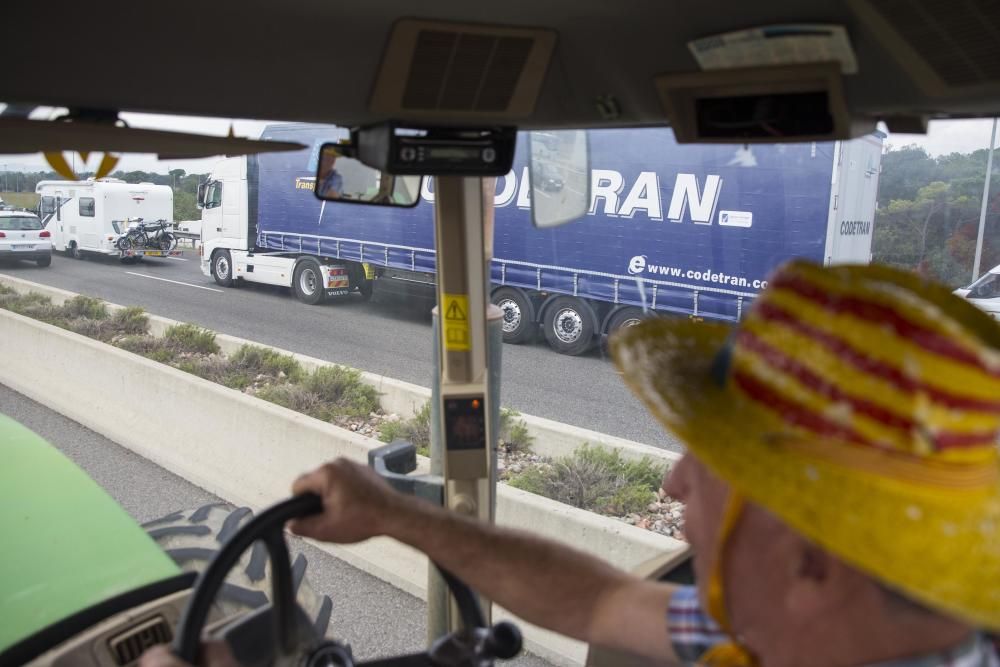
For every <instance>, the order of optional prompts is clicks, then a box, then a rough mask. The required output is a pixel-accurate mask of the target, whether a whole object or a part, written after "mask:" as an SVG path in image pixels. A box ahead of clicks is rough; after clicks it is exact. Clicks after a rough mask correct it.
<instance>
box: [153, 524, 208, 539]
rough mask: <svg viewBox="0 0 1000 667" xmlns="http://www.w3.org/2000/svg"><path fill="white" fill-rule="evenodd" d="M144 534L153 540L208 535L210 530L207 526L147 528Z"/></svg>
mask: <svg viewBox="0 0 1000 667" xmlns="http://www.w3.org/2000/svg"><path fill="white" fill-rule="evenodd" d="M146 532H147V533H149V536H150V537H152V538H153V539H154V540H155V539H158V538H161V537H172V536H176V535H208V534H209V533H211V532H212V529H211V528H209V527H208V526H164V527H163V528H149V529H147V530H146Z"/></svg>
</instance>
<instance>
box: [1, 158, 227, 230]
mask: <svg viewBox="0 0 1000 667" xmlns="http://www.w3.org/2000/svg"><path fill="white" fill-rule="evenodd" d="M93 175H94V172H83V173H81V174H79V177H80V180H86V179H88V178H91V177H93ZM110 178H117V179H120V180H122V181H125V182H126V183H153V184H154V185H169V186H170V187H171V188H173V190H174V220H178V221H179V220H198V219H200V218H201V211H199V210H198V205H197V199H198V185H199V184H200V183H204V182H205V181H206V180H207V179H208V174H189V173H187V172H186V171H185V170H184V169H171V170H170V171H169V172H167V173H166V174H160V173H157V172H155V171H138V170H133V171H120V170H119V171H116V172H114V173H113V174H111V176H110ZM62 180H65V179H64V178H63V177H62V176H60V175H59V174H57V173H56V172H54V171H35V172H14V171H11V172H6V173H4V174H3V181H2V183H3V189H4V190H5V191H7V192H34V191H35V186H37V185H38V183H39V182H41V181H62Z"/></svg>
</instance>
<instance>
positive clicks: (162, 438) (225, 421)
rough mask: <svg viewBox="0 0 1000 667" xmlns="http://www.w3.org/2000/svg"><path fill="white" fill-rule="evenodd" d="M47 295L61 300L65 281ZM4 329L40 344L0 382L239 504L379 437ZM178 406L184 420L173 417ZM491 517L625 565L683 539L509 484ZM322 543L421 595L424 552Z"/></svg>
mask: <svg viewBox="0 0 1000 667" xmlns="http://www.w3.org/2000/svg"><path fill="white" fill-rule="evenodd" d="M8 284H9V283H8ZM50 289H51V288H50ZM35 291H41V290H35ZM48 293H49V294H50V295H51V296H53V298H54V299H55V298H57V297H58V298H62V299H65V298H68V293H65V292H63V291H62V290H60V291H59V293H58V294H57V293H56V292H48ZM70 296H71V295H70ZM0 334H2V336H3V338H4V341H5V344H6V345H9V346H10V347H11V349H26V350H29V349H30V350H44V354H30V355H10V356H8V357H5V359H4V363H3V364H2V365H0V383H3V384H5V385H7V386H9V387H11V388H12V389H14V390H15V391H18V392H20V393H22V394H24V395H26V396H29V397H30V398H32V399H34V400H36V401H39V402H40V403H42V404H43V405H46V406H47V407H49V408H51V409H53V410H55V411H57V412H60V413H62V414H64V415H66V416H67V417H69V418H71V419H73V420H75V421H77V422H79V423H81V424H83V425H84V426H86V427H88V428H90V429H92V430H94V431H96V432H98V433H100V434H102V435H104V436H105V437H107V438H109V439H111V440H113V441H115V442H118V443H119V444H121V445H123V446H125V447H127V448H129V449H131V450H132V451H134V452H136V453H138V454H139V455H141V456H143V457H145V458H147V459H149V460H151V461H153V462H155V463H157V464H158V465H160V466H162V467H164V468H166V469H167V470H170V471H171V472H173V473H175V474H177V475H180V476H181V477H184V478H185V479H188V480H190V481H191V482H193V483H195V484H197V485H198V486H200V487H202V488H204V489H206V490H208V491H210V492H212V493H214V494H216V495H218V496H220V497H222V498H224V499H226V500H228V501H230V502H233V503H236V504H240V505H247V506H249V507H252V508H254V509H260V508H261V507H264V506H266V505H268V504H270V503H272V502H274V501H276V500H278V499H280V498H283V497H285V496H286V495H287V494H288V492H289V484H290V482H291V480H293V479H294V478H295V477H296V476H297V475H299V474H301V473H302V472H303V471H306V470H308V469H311V468H313V467H315V466H317V465H319V464H320V463H322V462H324V461H327V460H329V459H331V458H334V457H337V456H346V457H349V458H351V459H354V460H357V461H365V460H366V459H367V452H368V450H369V448H371V447H372V446H375V445H377V444H379V443H377V442H376V441H373V440H371V439H370V438H365V437H363V436H360V435H358V434H357V433H353V432H351V431H348V430H345V429H341V428H337V427H335V426H332V425H330V424H326V423H324V422H320V421H318V420H315V419H312V418H310V417H306V416H304V415H301V414H298V413H296V412H293V411H291V410H287V409H285V408H282V407H280V406H277V405H273V404H271V403H267V402H265V401H261V400H259V399H256V398H254V397H251V396H248V395H246V394H243V393H242V392H239V391H235V390H232V389H228V388H225V387H223V386H220V385H217V384H214V383H212V382H209V381H207V380H203V379H201V378H198V377H196V376H193V375H190V374H187V373H184V372H182V371H179V370H177V369H174V368H171V367H169V366H166V365H164V364H159V363H156V362H154V361H151V360H148V359H145V358H143V357H140V356H138V355H134V354H131V353H129V352H126V351H124V350H121V349H118V348H115V347H112V346H110V345H105V344H103V343H100V342H98V341H95V340H92V339H89V338H86V337H84V336H80V335H77V334H74V333H72V332H69V331H65V330H63V329H59V328H58V327H54V326H51V325H48V324H45V323H42V322H38V321H35V320H32V319H30V318H27V317H22V316H20V315H17V314H15V313H11V312H9V311H3V310H0ZM116 396H117V397H121V398H122V399H123V400H124V399H126V398H127V397H132V396H142V397H143V403H144V404H145V405H147V406H158V408H159V409H158V410H149V411H148V412H147V413H146V414H145V415H144V418H143V419H132V418H130V419H122V414H121V412H120V410H121V409H122V408H121V402H119V401H113V400H109V397H116ZM177 414H182V415H185V417H186V418H185V419H176V418H175V417H174V416H175V415H177ZM497 519H498V522H499V523H501V524H504V525H510V526H517V527H521V528H527V529H530V530H533V531H536V532H540V533H542V534H544V535H546V536H547V537H549V538H551V539H554V540H558V541H562V542H565V543H567V544H570V545H573V546H575V547H577V548H580V549H583V550H585V551H588V552H591V553H593V554H595V555H597V556H599V557H602V558H604V559H605V560H608V561H609V562H611V563H612V564H614V565H615V566H617V567H620V568H623V569H631V568H633V567H635V566H636V565H638V564H639V563H641V562H643V561H645V560H647V559H648V558H650V557H652V556H654V555H656V554H662V553H663V552H665V551H671V550H674V549H678V548H681V546H682V544H681V543H680V542H677V541H675V540H672V539H670V538H667V537H664V536H662V535H658V534H655V533H651V532H648V531H644V530H640V529H638V528H635V527H633V526H629V525H627V524H625V523H622V522H620V521H615V520H612V519H608V518H605V517H601V516H598V515H595V514H591V513H589V512H584V511H581V510H577V509H575V508H571V507H568V506H566V505H561V504H559V503H556V502H553V501H551V500H548V499H546V498H541V497H538V496H534V495H532V494H529V493H525V492H523V491H519V490H517V489H513V488H510V487H506V486H501V487H500V488H499V490H498V498H497ZM319 546H320V547H321V548H323V549H325V550H327V551H329V552H330V553H332V554H334V555H335V556H337V557H339V558H342V559H343V560H345V561H347V562H348V563H351V564H352V565H355V566H356V567H359V568H360V569H363V570H365V571H367V572H369V573H371V574H373V575H375V576H377V577H379V578H381V579H384V580H386V581H388V582H390V583H392V584H394V585H396V586H397V587H399V588H401V589H403V590H405V591H407V592H409V593H411V594H414V595H417V596H421V597H422V596H424V594H425V586H426V572H427V561H426V558H424V557H423V556H422V555H420V554H418V553H417V552H415V551H413V550H412V549H410V548H408V547H405V546H403V545H400V544H398V543H396V542H394V541H391V540H388V539H385V538H379V539H374V540H369V541H368V542H365V543H363V544H360V545H352V546H331V545H325V544H323V545H319ZM498 616H504V612H503V611H499V612H498ZM522 625H523V626H524V629H525V638H526V644H527V646H528V648H529V650H532V651H533V652H535V653H537V654H539V655H541V656H542V657H544V658H546V659H548V660H550V661H553V662H555V663H557V664H561V665H578V664H582V662H583V660H584V656H585V647H584V646H583V645H582V644H580V643H579V642H576V641H573V640H570V639H568V638H565V637H561V636H558V635H555V634H553V633H550V632H547V631H544V630H540V629H538V628H535V627H533V626H529V625H527V624H523V623H522Z"/></svg>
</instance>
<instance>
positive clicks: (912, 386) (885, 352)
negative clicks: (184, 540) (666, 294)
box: [610, 261, 1000, 630]
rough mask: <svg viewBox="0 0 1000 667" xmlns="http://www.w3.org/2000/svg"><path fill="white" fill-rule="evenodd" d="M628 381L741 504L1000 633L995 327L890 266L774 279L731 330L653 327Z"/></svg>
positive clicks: (631, 343)
mask: <svg viewBox="0 0 1000 667" xmlns="http://www.w3.org/2000/svg"><path fill="white" fill-rule="evenodd" d="M610 346H611V352H612V355H613V356H614V360H615V363H616V364H617V366H618V368H619V369H620V370H621V372H622V377H623V379H624V380H625V381H626V382H627V383H628V385H629V387H630V388H631V389H632V390H633V392H634V393H635V394H636V395H637V396H638V397H639V398H640V399H642V401H643V402H644V403H645V404H646V405H647V407H648V408H649V409H650V411H651V412H652V413H653V414H654V415H655V416H656V417H657V418H658V419H659V421H660V422H662V423H663V424H664V425H665V426H666V427H667V428H668V429H669V430H670V431H672V432H673V433H674V434H676V435H677V436H678V437H679V438H680V439H681V440H682V441H683V442H684V443H685V444H686V445H687V447H688V449H689V451H690V452H691V453H692V454H694V455H695V456H696V457H697V458H698V459H699V460H700V461H701V462H702V463H704V464H705V465H706V466H708V467H709V468H710V469H712V470H713V471H714V472H715V474H717V475H718V476H719V477H721V478H722V479H724V480H725V481H726V482H728V483H729V485H730V486H731V487H732V488H733V490H734V491H736V492H738V493H739V494H740V495H742V496H743V497H745V498H746V499H747V501H748V502H750V503H754V504H757V505H759V506H762V507H765V508H767V509H768V510H770V511H771V512H772V513H774V514H775V515H776V516H778V517H779V518H780V519H782V520H783V521H784V522H785V523H786V524H787V525H788V526H790V527H791V528H792V529H794V530H795V531H796V532H798V533H800V534H802V535H803V536H805V537H807V538H809V539H810V540H812V541H814V542H815V543H816V544H818V545H820V546H822V547H824V548H826V549H827V550H829V551H830V552H831V553H834V554H836V555H837V556H838V557H840V558H841V559H842V560H844V561H845V562H847V563H849V564H851V565H853V566H854V567H856V568H858V569H859V570H861V571H864V572H867V573H868V574H869V575H871V576H873V577H874V578H876V579H878V580H880V581H882V582H884V583H886V584H889V585H891V586H892V587H894V588H896V589H897V590H899V591H902V592H904V593H906V594H907V595H909V596H910V597H912V598H913V599H915V600H918V601H920V602H923V603H925V604H927V605H928V606H930V607H932V608H935V609H939V610H941V611H944V612H948V613H951V614H952V615H954V616H955V617H958V618H961V619H964V620H967V621H969V622H971V623H974V624H977V625H978V626H979V627H984V628H990V629H995V630H1000V586H998V585H997V583H996V582H998V581H1000V453H998V452H1000V450H998V447H997V438H998V435H1000V325H998V324H997V322H996V321H994V320H993V319H992V318H990V316H989V315H987V314H986V313H984V312H982V311H981V310H979V309H978V308H976V307H975V306H973V305H971V304H970V303H968V302H967V301H965V300H964V299H961V298H959V297H957V296H955V295H953V294H951V290H950V289H948V288H947V287H945V286H942V285H937V284H934V283H931V282H928V281H925V280H923V279H921V278H919V277H918V276H916V275H913V274H911V273H908V272H905V271H900V270H897V269H892V268H889V267H884V266H877V265H876V266H837V267H821V266H817V265H814V264H811V263H808V262H803V261H795V262H791V263H789V264H786V265H785V266H783V267H781V268H780V269H779V270H778V271H777V272H776V273H775V274H774V275H773V276H772V277H771V279H770V280H769V287H768V288H767V289H766V290H765V291H764V292H762V293H761V294H760V296H758V297H757V299H756V302H755V303H754V304H753V306H751V308H750V309H749V310H748V312H747V313H746V316H745V317H744V319H743V321H742V322H740V323H739V325H738V326H736V327H735V328H734V327H732V326H729V325H724V324H719V323H712V322H692V321H688V320H681V319H668V318H652V319H649V320H646V321H643V322H642V323H640V324H639V325H637V326H634V327H628V328H625V329H622V330H620V331H619V332H618V333H617V334H616V335H615V336H613V337H612V339H611V341H610Z"/></svg>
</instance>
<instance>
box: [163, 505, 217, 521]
mask: <svg viewBox="0 0 1000 667" xmlns="http://www.w3.org/2000/svg"><path fill="white" fill-rule="evenodd" d="M225 506H226V504H225V503H209V504H208V505H202V506H201V507H199V508H198V509H196V510H195V511H194V512H193V513H192V514H191V516H190V517H188V521H190V522H191V523H201V522H202V521H204V520H205V519H207V518H208V515H209V514H211V513H212V510H213V509H214V508H216V507H225ZM183 515H184V513H183V512H174V513H173V514H171V515H170V516H175V517H177V518H180V517H181V516H183Z"/></svg>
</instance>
